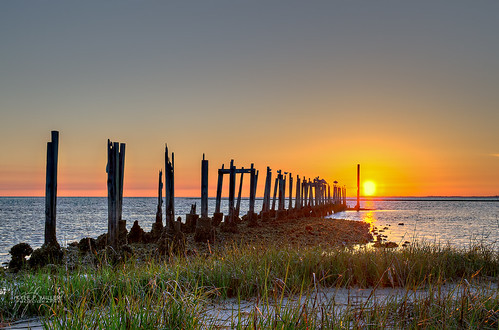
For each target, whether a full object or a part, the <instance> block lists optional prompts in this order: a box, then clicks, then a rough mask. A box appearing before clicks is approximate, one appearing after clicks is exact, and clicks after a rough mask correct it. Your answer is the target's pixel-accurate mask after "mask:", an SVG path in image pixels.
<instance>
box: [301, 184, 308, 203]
mask: <svg viewBox="0 0 499 330" xmlns="http://www.w3.org/2000/svg"><path fill="white" fill-rule="evenodd" d="M307 203H308V182H307V179H306V178H303V198H302V206H304V207H307Z"/></svg>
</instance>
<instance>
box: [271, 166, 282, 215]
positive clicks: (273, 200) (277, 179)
mask: <svg viewBox="0 0 499 330" xmlns="http://www.w3.org/2000/svg"><path fill="white" fill-rule="evenodd" d="M277 173H280V171H277ZM278 185H279V174H277V177H276V178H275V183H274V197H273V199H272V211H275V202H276V196H277V187H278Z"/></svg>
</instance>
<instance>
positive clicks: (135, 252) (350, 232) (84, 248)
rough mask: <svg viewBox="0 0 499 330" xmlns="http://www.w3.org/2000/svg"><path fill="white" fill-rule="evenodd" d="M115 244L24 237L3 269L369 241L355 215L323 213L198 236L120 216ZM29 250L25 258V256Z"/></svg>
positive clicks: (368, 232) (365, 227) (366, 229)
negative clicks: (32, 242) (40, 242)
mask: <svg viewBox="0 0 499 330" xmlns="http://www.w3.org/2000/svg"><path fill="white" fill-rule="evenodd" d="M120 227H121V228H120V244H119V246H118V248H116V249H113V248H111V247H109V246H107V244H106V243H107V234H102V235H100V236H99V237H98V238H96V239H94V238H83V239H81V240H80V241H79V242H73V243H71V244H69V246H68V247H67V248H60V247H59V246H43V247H41V248H40V249H36V250H34V251H33V250H32V249H31V247H30V246H29V245H28V244H26V243H20V244H17V245H16V246H14V247H13V248H12V249H11V251H10V252H11V254H12V261H11V262H10V263H9V269H10V270H13V271H18V270H20V269H23V268H30V269H37V268H40V267H43V266H46V265H52V264H65V265H66V266H67V267H69V268H76V267H77V266H78V265H89V266H91V265H98V264H100V263H102V262H106V263H108V262H109V263H117V262H120V261H123V260H126V259H129V258H133V259H135V260H137V261H139V262H140V261H147V260H151V258H161V257H165V256H171V255H174V254H175V255H184V256H192V255H204V254H211V253H223V250H224V249H225V248H228V247H230V246H234V244H236V245H239V246H241V245H243V246H244V245H245V246H252V247H255V248H265V247H268V246H275V247H285V246H291V247H297V248H298V247H343V246H352V245H354V244H366V243H369V242H372V240H373V236H372V233H371V228H370V226H369V224H367V223H365V222H360V221H351V220H339V219H328V218H324V217H320V216H319V217H303V218H301V217H300V218H286V219H282V220H278V219H274V220H272V221H262V222H260V223H259V224H258V226H249V225H247V224H246V223H244V222H240V224H238V226H237V231H225V230H223V227H221V226H220V227H216V228H215V229H214V230H213V235H212V240H207V241H202V242H198V241H196V239H195V233H194V232H193V231H192V230H190V229H189V227H188V225H186V224H182V228H180V229H181V230H177V231H171V230H168V228H166V227H165V228H160V226H157V224H154V225H153V228H152V230H151V231H150V232H146V231H144V230H143V229H142V228H140V226H139V224H138V222H135V223H134V225H133V226H132V228H131V230H130V231H129V232H128V231H127V230H126V226H125V222H124V221H122V222H121V226H120ZM28 256H30V258H29V259H27V260H26V257H28Z"/></svg>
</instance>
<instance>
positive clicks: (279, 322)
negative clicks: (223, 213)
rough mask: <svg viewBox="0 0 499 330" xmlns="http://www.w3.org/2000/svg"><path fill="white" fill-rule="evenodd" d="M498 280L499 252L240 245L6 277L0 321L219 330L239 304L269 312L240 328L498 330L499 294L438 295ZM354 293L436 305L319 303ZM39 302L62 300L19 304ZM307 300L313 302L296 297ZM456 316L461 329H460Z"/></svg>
mask: <svg viewBox="0 0 499 330" xmlns="http://www.w3.org/2000/svg"><path fill="white" fill-rule="evenodd" d="M498 276H499V256H498V252H497V251H496V250H493V249H491V248H488V247H485V246H483V245H480V244H476V245H474V246H472V247H470V248H466V249H456V248H452V247H450V246H447V245H432V244H427V243H416V244H413V245H411V246H410V247H407V248H399V249H395V250H391V249H369V248H359V249H349V248H341V249H339V248H338V249H336V248H331V249H329V250H324V249H318V248H315V249H314V248H291V247H274V246H267V247H258V248H257V247H252V246H245V245H235V244H234V245H232V246H229V247H227V248H225V249H224V250H223V252H221V251H218V252H215V253H212V254H209V255H203V256H195V255H194V256H189V257H175V256H172V257H170V258H169V259H168V260H159V259H154V258H151V259H150V260H149V261H147V262H138V261H136V260H134V259H129V260H127V261H126V262H124V263H120V264H117V265H115V266H113V265H110V264H107V263H105V262H101V264H100V266H97V267H83V266H80V267H77V268H76V269H75V270H68V269H67V267H65V266H64V265H62V266H58V267H51V268H45V269H40V270H38V271H33V272H20V273H18V274H16V275H12V274H4V275H2V276H1V281H2V286H3V288H4V294H1V295H0V319H1V320H3V321H8V320H15V319H20V318H26V317H31V316H40V317H41V318H42V319H43V320H44V322H46V323H45V326H46V327H47V328H68V327H69V328H87V327H88V328H96V327H97V328H124V329H132V328H136V327H145V328H149V327H161V328H172V329H175V328H200V327H202V328H209V327H211V326H213V327H215V326H216V324H217V323H216V321H214V320H212V321H210V322H211V323H210V322H208V324H207V323H206V319H203V315H205V314H206V312H207V310H208V309H209V308H210V307H209V306H210V304H212V303H217V302H220V301H224V300H225V299H227V298H231V297H235V298H237V301H241V300H245V299H250V298H251V299H254V300H256V301H258V302H259V303H261V304H263V305H262V306H263V307H261V308H255V310H254V311H253V312H251V313H249V314H250V315H247V313H245V314H244V315H243V314H242V313H240V312H238V307H237V306H236V307H235V311H234V314H235V318H234V319H233V323H232V324H231V326H233V327H236V328H237V327H244V326H243V325H244V324H245V325H247V326H249V327H250V328H277V329H287V328H288V329H292V328H293V329H294V328H304V329H305V328H315V327H326V328H330V327H333V328H343V327H346V328H356V327H365V326H366V325H367V326H368V327H369V324H385V325H387V326H394V327H400V326H403V327H404V328H405V327H408V328H411V327H413V328H416V327H417V326H418V325H422V326H429V327H432V326H439V325H441V322H442V320H445V322H446V323H445V324H449V325H452V326H454V325H456V326H463V327H468V326H469V325H470V324H472V325H477V326H478V325H479V326H480V327H486V326H488V325H491V326H492V327H494V324H495V326H496V328H497V315H498V307H499V306H498V298H497V292H496V294H495V295H491V294H489V293H478V294H475V293H473V294H472V293H471V292H470V291H469V292H468V294H462V295H457V297H456V295H453V294H440V296H437V295H435V294H433V293H434V292H439V290H441V288H442V286H443V285H444V284H447V283H466V282H465V281H474V282H477V281H481V280H484V279H485V280H489V281H490V280H493V281H497V279H498ZM344 287H360V288H368V287H374V288H381V287H402V288H406V289H407V290H408V292H409V290H414V289H417V288H426V290H431V292H432V294H431V295H430V296H431V297H433V298H432V299H431V300H428V299H429V298H421V299H413V298H411V299H406V301H405V302H400V301H390V300H387V301H382V302H377V305H376V304H375V305H372V304H371V305H369V304H366V305H365V306H360V307H359V306H355V307H354V306H352V307H351V308H350V307H347V308H344V309H341V311H340V310H339V309H338V307H337V306H335V304H334V303H330V304H326V305H324V304H314V293H315V295H317V292H318V290H321V289H323V288H344ZM466 287H467V286H463V285H458V286H457V289H456V290H463V292H464V291H465V289H466ZM439 288H440V289H439ZM30 294H31V295H33V294H35V295H38V296H39V297H42V298H43V297H45V298H47V297H48V298H50V297H52V298H53V299H52V300H50V299H46V301H41V300H40V301H34V302H33V301H31V302H28V303H26V302H25V301H22V299H19V297H23V296H26V295H30ZM297 295H298V296H304V297H307V298H306V301H307V302H306V303H300V304H293V303H292V301H291V300H290V299H287V297H292V296H297ZM316 298H317V297H316V296H315V299H316ZM35 300H36V299H35ZM380 306H382V307H380ZM264 311H266V312H264ZM457 311H459V312H457ZM340 312H341V313H340ZM444 313H445V315H444ZM438 315H440V316H438ZM449 315H450V316H449ZM455 317H458V319H460V320H461V321H459V322H461V323H459V324H457V323H455V322H456V321H455ZM494 320H496V321H494ZM484 322H488V323H487V324H485V323H484ZM494 322H495V323H494Z"/></svg>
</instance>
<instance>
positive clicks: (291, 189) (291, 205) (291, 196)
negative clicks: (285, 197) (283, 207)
mask: <svg viewBox="0 0 499 330" xmlns="http://www.w3.org/2000/svg"><path fill="white" fill-rule="evenodd" d="M292 208H293V176H292V175H291V173H289V205H288V209H290V210H291V209H292Z"/></svg>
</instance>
